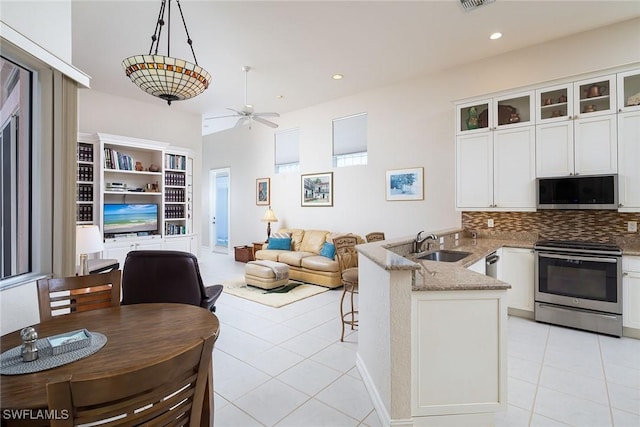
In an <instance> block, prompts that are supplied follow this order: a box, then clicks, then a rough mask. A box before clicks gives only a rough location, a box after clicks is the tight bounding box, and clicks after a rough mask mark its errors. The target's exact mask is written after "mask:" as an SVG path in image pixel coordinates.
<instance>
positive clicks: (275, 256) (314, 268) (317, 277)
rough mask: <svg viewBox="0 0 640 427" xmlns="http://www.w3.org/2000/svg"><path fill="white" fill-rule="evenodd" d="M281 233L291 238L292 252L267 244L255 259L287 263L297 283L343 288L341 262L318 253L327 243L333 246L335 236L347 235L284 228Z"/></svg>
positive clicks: (290, 274) (257, 252) (291, 276)
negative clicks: (339, 264) (273, 247)
mask: <svg viewBox="0 0 640 427" xmlns="http://www.w3.org/2000/svg"><path fill="white" fill-rule="evenodd" d="M278 233H279V234H280V233H286V234H288V235H289V236H290V237H291V250H280V249H267V246H268V244H266V243H265V244H264V245H263V249H261V250H259V251H256V254H255V258H256V260H270V261H277V262H282V263H284V264H287V265H288V266H289V277H290V278H291V279H294V280H300V281H302V282H307V283H312V284H314V285H320V286H326V287H329V288H337V287H339V286H341V285H342V280H341V278H340V267H339V266H338V261H337V260H336V259H330V258H327V257H325V256H323V255H319V254H320V250H321V249H322V246H323V245H324V242H329V243H333V238H334V237H337V236H339V235H343V234H346V233H332V232H329V231H325V230H302V229H298V228H281V229H280V230H278ZM356 237H357V238H358V242H362V238H360V237H359V236H356Z"/></svg>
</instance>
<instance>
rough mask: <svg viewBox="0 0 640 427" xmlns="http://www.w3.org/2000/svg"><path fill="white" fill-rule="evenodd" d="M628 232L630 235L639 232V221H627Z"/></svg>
mask: <svg viewBox="0 0 640 427" xmlns="http://www.w3.org/2000/svg"><path fill="white" fill-rule="evenodd" d="M627 231H628V232H629V233H637V232H638V221H627Z"/></svg>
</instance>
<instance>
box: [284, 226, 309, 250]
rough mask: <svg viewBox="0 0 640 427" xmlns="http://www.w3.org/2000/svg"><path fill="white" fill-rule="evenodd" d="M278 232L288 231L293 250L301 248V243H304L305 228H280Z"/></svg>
mask: <svg viewBox="0 0 640 427" xmlns="http://www.w3.org/2000/svg"><path fill="white" fill-rule="evenodd" d="M278 233H287V234H288V235H289V236H291V248H292V250H294V251H299V250H300V244H301V243H302V238H303V237H304V230H302V229H300V228H281V229H280V230H278Z"/></svg>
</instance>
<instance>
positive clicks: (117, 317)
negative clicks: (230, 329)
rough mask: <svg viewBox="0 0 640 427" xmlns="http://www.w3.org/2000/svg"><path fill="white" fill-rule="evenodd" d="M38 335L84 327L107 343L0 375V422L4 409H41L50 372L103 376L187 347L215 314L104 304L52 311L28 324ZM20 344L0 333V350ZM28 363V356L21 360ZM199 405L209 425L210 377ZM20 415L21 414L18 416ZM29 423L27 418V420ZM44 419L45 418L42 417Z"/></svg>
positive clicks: (214, 325)
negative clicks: (36, 368)
mask: <svg viewBox="0 0 640 427" xmlns="http://www.w3.org/2000/svg"><path fill="white" fill-rule="evenodd" d="M31 326H33V327H34V328H35V329H36V331H37V333H38V337H39V338H45V337H49V336H53V335H57V334H61V333H64V332H70V331H75V330H79V329H86V330H88V331H89V332H99V333H101V334H103V335H105V336H106V337H107V343H106V344H105V345H104V347H102V348H101V349H100V350H98V351H97V352H96V353H93V354H91V355H89V356H87V357H85V358H83V359H80V360H77V361H74V362H71V363H68V364H66V365H63V366H59V367H56V368H53V369H48V370H45V371H40V372H35V373H31V374H21V375H2V376H1V377H0V388H1V393H0V406H1V409H2V412H0V416H1V418H2V424H3V425H5V424H6V425H10V424H14V423H12V421H18V420H11V419H7V417H6V415H8V414H9V413H10V411H7V410H11V409H14V410H33V411H38V410H44V409H46V408H47V390H46V385H47V382H48V381H49V379H50V378H53V377H59V376H64V375H73V377H75V378H83V377H85V378H86V377H92V378H95V377H100V376H103V375H104V376H107V375H109V374H112V373H113V372H117V371H120V370H131V369H137V368H144V367H146V366H149V365H151V364H154V363H157V362H158V361H160V360H163V359H164V358H166V357H168V356H170V355H172V354H175V353H176V352H177V351H179V350H182V349H187V348H189V347H191V346H192V345H194V344H195V343H197V342H198V341H199V340H200V339H201V337H203V336H206V335H209V334H210V333H211V331H214V333H215V335H216V336H217V334H218V333H219V330H220V323H219V321H218V318H217V317H216V316H215V315H214V314H213V313H211V312H210V311H209V310H207V309H205V308H201V307H197V306H193V305H187V304H164V303H163V304H133V305H123V306H118V307H109V308H103V309H99V310H92V311H85V312H80V313H73V314H68V315H62V316H57V317H54V318H53V319H51V320H48V321H45V322H42V323H39V324H36V325H31ZM21 344H22V340H21V338H20V331H15V332H12V333H9V334H7V335H3V336H2V337H1V338H0V349H1V350H2V352H4V351H6V350H9V349H11V348H13V347H16V346H19V345H21ZM27 363H28V362H27ZM205 394H206V396H205V402H204V405H203V414H202V415H203V417H202V424H203V425H211V422H212V421H211V420H212V414H213V378H212V368H211V367H210V368H209V381H208V382H207V392H206V393H205ZM22 421H26V420H22ZM29 424H32V423H29ZM45 424H46V423H45Z"/></svg>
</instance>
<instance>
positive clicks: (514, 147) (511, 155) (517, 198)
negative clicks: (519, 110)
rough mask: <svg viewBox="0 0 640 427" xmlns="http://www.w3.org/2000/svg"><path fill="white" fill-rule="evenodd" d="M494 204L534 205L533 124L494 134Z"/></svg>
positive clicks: (519, 206)
mask: <svg viewBox="0 0 640 427" xmlns="http://www.w3.org/2000/svg"><path fill="white" fill-rule="evenodd" d="M493 139H494V140H493V153H494V163H493V170H494V171H493V175H494V207H496V208H531V209H532V210H533V209H535V207H536V194H535V177H536V162H535V131H534V127H533V126H526V127H519V128H509V129H502V130H498V131H496V132H494V136H493Z"/></svg>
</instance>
